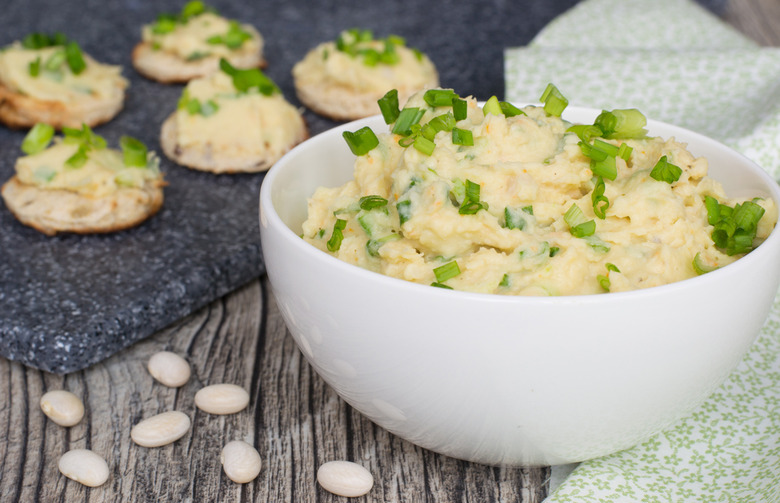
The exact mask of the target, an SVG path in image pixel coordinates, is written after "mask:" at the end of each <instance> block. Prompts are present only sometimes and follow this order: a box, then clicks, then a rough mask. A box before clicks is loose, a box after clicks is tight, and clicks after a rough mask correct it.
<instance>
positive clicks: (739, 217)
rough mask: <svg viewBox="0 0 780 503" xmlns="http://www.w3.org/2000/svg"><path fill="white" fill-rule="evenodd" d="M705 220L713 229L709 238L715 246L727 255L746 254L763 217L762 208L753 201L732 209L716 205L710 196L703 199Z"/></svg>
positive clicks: (751, 246) (751, 247) (750, 248)
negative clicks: (705, 209) (705, 213)
mask: <svg viewBox="0 0 780 503" xmlns="http://www.w3.org/2000/svg"><path fill="white" fill-rule="evenodd" d="M704 204H705V207H706V208H707V220H708V222H709V223H710V225H713V226H714V227H715V229H714V230H713V231H712V234H711V237H712V241H713V242H714V243H715V246H717V247H718V248H720V249H721V250H723V251H725V253H726V254H727V255H736V254H740V253H747V252H749V251H751V250H752V249H753V248H754V247H753V240H754V239H755V237H756V232H757V230H758V222H759V221H760V220H761V217H763V216H764V212H765V210H764V208H763V207H761V206H760V205H759V204H757V203H755V202H754V201H745V202H744V203H742V204H737V205H735V206H734V208H731V207H729V206H726V205H725V204H721V203H718V202H717V200H716V199H715V198H713V197H711V196H706V197H705V199H704Z"/></svg>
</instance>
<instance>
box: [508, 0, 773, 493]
mask: <svg viewBox="0 0 780 503" xmlns="http://www.w3.org/2000/svg"><path fill="white" fill-rule="evenodd" d="M505 73H506V96H505V99H507V100H508V101H514V102H518V103H523V102H538V100H539V95H540V94H541V91H542V90H544V88H545V86H546V85H547V83H548V82H553V83H554V84H555V85H556V86H557V87H558V88H559V89H560V90H561V92H562V93H563V95H564V96H566V97H567V98H568V99H569V102H570V104H572V105H580V106H588V107H594V108H606V109H613V108H638V109H640V110H641V111H642V112H643V113H644V114H645V115H647V116H648V117H650V118H652V119H658V120H662V121H665V122H670V123H672V124H677V125H680V126H683V127H686V128H689V129H692V130H694V131H697V132H700V133H703V134H705V135H707V136H710V137H713V138H715V139H718V140H720V141H721V142H723V143H725V144H727V145H729V146H731V147H733V148H734V149H736V150H738V151H740V152H742V153H743V154H744V155H746V156H747V157H749V158H751V159H753V160H754V161H755V162H757V163H758V164H759V165H760V166H762V167H764V168H765V169H766V170H767V171H768V172H769V173H770V174H772V175H773V176H774V177H775V178H777V177H778V176H780V49H777V48H759V47H757V46H756V45H755V44H754V43H753V42H751V41H749V40H747V39H746V38H744V37H743V36H742V35H740V34H739V33H737V32H736V31H734V30H732V29H731V28H730V27H728V26H726V25H725V24H723V23H722V22H721V21H720V20H718V19H717V18H716V17H715V16H713V15H712V14H711V13H709V12H708V11H706V10H705V9H703V8H701V7H699V6H698V5H697V4H695V3H694V2H693V1H690V0H653V1H648V0H585V1H584V2H582V3H580V4H578V5H577V6H576V7H575V8H573V9H571V10H570V11H569V12H567V13H565V14H563V15H562V16H560V17H559V18H557V19H555V20H554V21H553V22H552V23H550V24H549V25H548V26H547V27H546V28H545V29H544V30H543V31H542V32H541V33H540V34H539V35H538V36H537V37H536V39H535V40H534V41H533V42H532V43H531V44H530V45H529V46H528V47H522V48H510V49H507V50H506V52H505ZM779 259H780V258H779ZM639 501H641V502H685V501H696V502H746V503H747V502H750V503H754V502H755V503H773V502H774V503H777V502H780V297H778V298H777V299H775V303H774V306H773V308H772V311H771V313H770V316H769V319H768V320H767V322H766V324H765V325H764V328H763V330H762V332H761V334H760V335H759V337H758V339H757V341H756V343H755V344H754V346H753V347H752V348H751V350H750V352H749V353H748V355H747V356H746V357H745V358H744V360H743V361H742V362H741V364H740V365H739V367H738V368H737V369H736V370H735V371H734V372H733V373H732V375H731V376H730V377H729V379H728V380H727V381H726V382H725V383H724V384H723V386H721V387H720V389H719V390H718V391H717V392H716V393H714V394H713V395H712V396H711V397H710V398H708V400H707V401H706V402H705V403H704V404H703V405H702V406H701V407H699V408H698V409H697V410H696V411H695V412H694V413H693V414H691V415H689V416H688V417H686V418H685V419H683V420H682V421H680V422H679V423H677V424H676V425H675V426H673V427H672V428H670V429H669V430H667V431H665V432H664V433H661V434H659V435H656V436H655V437H653V438H651V439H650V440H648V441H646V442H644V443H642V444H640V445H638V446H636V447H634V448H632V449H629V450H626V451H623V452H619V453H617V454H613V455H610V456H606V457H603V458H599V459H595V460H591V461H587V462H584V463H581V464H580V465H579V466H578V467H577V468H576V469H575V470H574V471H573V472H572V473H571V475H569V476H568V477H567V478H566V480H565V481H564V482H563V483H562V484H561V485H560V487H558V488H557V490H555V492H554V493H553V494H552V495H551V496H550V497H549V498H548V500H547V503H561V502H577V503H582V502H599V503H606V502H639Z"/></svg>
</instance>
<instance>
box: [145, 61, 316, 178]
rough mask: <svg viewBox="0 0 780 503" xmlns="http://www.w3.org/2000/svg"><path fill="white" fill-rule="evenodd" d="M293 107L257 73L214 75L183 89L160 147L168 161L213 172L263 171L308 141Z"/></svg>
mask: <svg viewBox="0 0 780 503" xmlns="http://www.w3.org/2000/svg"><path fill="white" fill-rule="evenodd" d="M308 135H309V133H308V128H307V127H306V123H305V122H304V120H303V117H302V116H301V114H300V112H299V111H298V109H297V108H295V107H294V106H293V105H291V104H290V103H289V102H287V100H285V98H284V96H283V95H282V93H281V91H280V89H279V87H278V86H277V85H276V84H275V83H274V82H273V81H272V80H271V79H269V78H268V77H267V76H266V75H265V74H264V73H263V72H262V71H261V70H259V69H257V68H255V69H237V68H235V67H233V66H232V65H231V64H230V63H228V62H227V60H224V59H223V60H222V61H221V63H220V70H219V71H218V72H215V73H213V74H211V75H209V76H207V77H203V78H199V79H195V80H193V81H191V82H190V83H189V84H187V86H186V87H185V88H184V91H183V92H182V95H181V98H180V99H179V104H178V107H177V109H176V111H175V112H174V113H172V114H171V115H170V116H169V117H168V118H167V119H166V120H165V122H164V123H163V125H162V130H161V133H160V143H161V144H162V148H163V152H164V153H165V155H166V156H167V157H169V158H170V159H171V160H173V161H174V162H176V163H178V164H181V165H183V166H187V167H189V168H193V169H197V170H201V171H210V172H213V173H239V172H242V173H248V172H259V171H265V170H267V169H268V168H270V167H271V165H273V164H274V163H275V162H276V161H277V160H278V159H279V158H280V157H281V156H282V155H284V154H285V153H286V152H287V151H288V150H290V149H291V148H292V147H293V146H295V145H297V144H298V143H300V142H302V141H303V140H305V139H306V138H308Z"/></svg>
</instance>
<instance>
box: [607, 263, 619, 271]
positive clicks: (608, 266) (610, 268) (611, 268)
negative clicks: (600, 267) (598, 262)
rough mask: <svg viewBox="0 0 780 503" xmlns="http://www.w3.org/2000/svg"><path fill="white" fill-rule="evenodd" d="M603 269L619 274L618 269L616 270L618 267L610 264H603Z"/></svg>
mask: <svg viewBox="0 0 780 503" xmlns="http://www.w3.org/2000/svg"><path fill="white" fill-rule="evenodd" d="M605 267H606V268H607V271H613V272H620V269H618V266H616V265H615V264H613V263H611V262H607V263H606V264H605Z"/></svg>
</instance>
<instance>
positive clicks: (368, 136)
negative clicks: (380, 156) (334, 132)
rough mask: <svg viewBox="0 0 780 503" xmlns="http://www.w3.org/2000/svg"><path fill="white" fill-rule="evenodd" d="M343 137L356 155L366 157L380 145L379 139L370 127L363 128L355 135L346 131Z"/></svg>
mask: <svg viewBox="0 0 780 503" xmlns="http://www.w3.org/2000/svg"><path fill="white" fill-rule="evenodd" d="M342 136H343V137H344V140H346V142H347V145H349V149H350V150H351V151H352V153H353V154H355V155H366V154H367V153H369V152H370V151H371V150H372V149H374V147H376V146H377V145H379V138H377V137H376V135H375V134H374V132H373V131H372V130H371V128H370V127H368V126H365V127H362V128H360V129H358V130H357V131H355V132H354V133H352V132H350V131H344V132H343V133H342Z"/></svg>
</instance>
